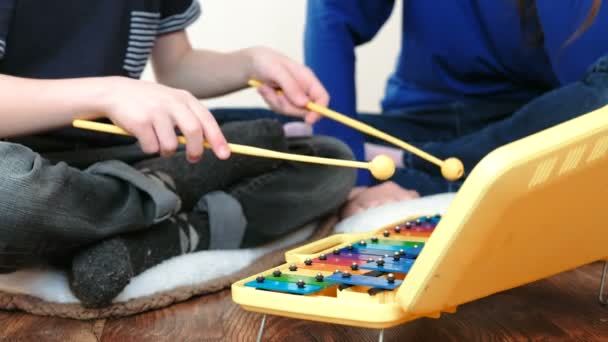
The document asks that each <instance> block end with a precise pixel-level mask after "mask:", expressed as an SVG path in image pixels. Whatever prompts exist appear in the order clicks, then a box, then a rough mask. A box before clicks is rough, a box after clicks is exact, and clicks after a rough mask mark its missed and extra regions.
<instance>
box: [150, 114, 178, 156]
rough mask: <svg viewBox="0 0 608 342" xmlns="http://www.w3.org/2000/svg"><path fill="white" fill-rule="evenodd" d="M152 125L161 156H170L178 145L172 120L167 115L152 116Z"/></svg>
mask: <svg viewBox="0 0 608 342" xmlns="http://www.w3.org/2000/svg"><path fill="white" fill-rule="evenodd" d="M153 126H154V131H155V132H156V136H157V139H158V142H159V149H160V154H161V156H163V157H165V158H167V157H170V156H171V155H173V153H175V151H176V150H177V147H178V146H179V144H178V142H177V136H176V135H175V128H174V127H175V126H174V123H173V121H172V120H171V118H170V117H169V116H167V115H158V116H157V117H155V118H154V122H153Z"/></svg>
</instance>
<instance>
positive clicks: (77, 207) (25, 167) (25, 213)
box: [0, 142, 178, 268]
mask: <svg viewBox="0 0 608 342" xmlns="http://www.w3.org/2000/svg"><path fill="white" fill-rule="evenodd" d="M0 189H1V190H0V218H1V219H0V266H2V267H5V268H21V267H24V266H29V265H31V264H32V263H38V262H41V261H44V260H45V259H46V258H48V257H49V256H54V255H57V254H64V253H69V252H71V251H73V250H74V249H75V248H77V247H79V246H83V245H86V244H89V243H91V242H94V241H98V240H100V239H103V238H105V237H108V236H112V235H115V234H118V233H124V232H129V231H135V230H138V229H141V228H145V227H148V226H150V225H152V224H153V223H155V222H160V221H162V220H164V219H165V218H167V217H168V216H169V215H171V214H172V212H173V211H174V210H175V209H176V206H177V203H178V198H177V196H176V195H175V194H174V193H173V192H171V191H169V190H168V189H166V188H165V187H163V186H162V185H159V184H157V183H156V182H154V181H153V180H151V179H149V178H147V177H145V176H144V175H143V174H142V173H140V172H138V171H137V170H135V169H133V168H132V167H130V166H128V165H126V164H124V163H121V162H118V161H108V162H103V163H97V164H94V165H92V166H91V167H89V168H88V169H86V170H84V171H82V170H79V169H75V168H72V167H70V166H68V165H67V164H66V163H63V162H60V163H56V164H53V163H51V162H49V161H48V160H46V159H44V158H42V157H41V156H40V155H39V154H37V153H35V152H34V151H32V150H30V149H29V148H27V147H25V146H23V145H19V144H14V143H7V142H0Z"/></svg>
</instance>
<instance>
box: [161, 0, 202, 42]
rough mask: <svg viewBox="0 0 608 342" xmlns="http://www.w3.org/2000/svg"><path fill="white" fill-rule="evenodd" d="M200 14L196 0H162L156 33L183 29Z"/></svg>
mask: <svg viewBox="0 0 608 342" xmlns="http://www.w3.org/2000/svg"><path fill="white" fill-rule="evenodd" d="M200 15H201V7H200V4H199V2H198V0H163V2H162V9H161V20H160V24H159V26H158V34H167V33H171V32H176V31H181V30H184V29H185V28H187V27H188V26H190V24H192V23H193V22H195V21H196V20H197V19H198V18H199V17H200Z"/></svg>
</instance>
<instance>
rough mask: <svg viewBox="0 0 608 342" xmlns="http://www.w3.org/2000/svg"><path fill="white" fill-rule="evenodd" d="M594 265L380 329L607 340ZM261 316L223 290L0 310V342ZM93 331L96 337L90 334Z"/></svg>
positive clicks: (284, 321) (276, 329) (195, 335)
mask: <svg viewBox="0 0 608 342" xmlns="http://www.w3.org/2000/svg"><path fill="white" fill-rule="evenodd" d="M601 267H602V264H601V263H595V264H592V265H588V266H584V267H581V268H579V269H577V270H574V271H571V272H567V273H563V274H560V275H558V276H555V277H552V278H549V279H545V280H541V281H539V282H536V283H532V284H529V285H526V286H522V287H519V288H516V289H512V290H509V291H505V292H502V293H499V294H496V295H493V296H490V297H487V298H484V299H481V300H478V301H475V302H473V303H469V304H466V305H463V306H462V307H460V308H459V310H458V312H457V313H456V314H445V315H443V316H442V317H441V318H439V319H430V318H429V319H426V318H425V319H419V320H416V321H413V322H410V323H407V324H403V325H401V326H398V327H394V328H391V329H387V330H386V332H385V341H403V340H407V341H481V340H483V341H486V340H497V341H505V340H508V341H523V340H526V341H529V340H534V341H536V340H546V341H572V340H578V341H608V308H606V307H604V306H601V305H599V304H598V302H597V289H598V286H599V280H600V275H601ZM261 318H262V316H261V315H260V314H257V313H251V312H246V311H244V310H241V309H240V307H238V306H237V305H235V304H234V303H232V301H231V298H230V292H229V291H222V292H219V293H217V294H214V295H210V296H204V297H199V298H195V299H192V300H190V301H188V302H186V303H181V304H177V305H174V306H172V307H169V308H166V309H164V310H157V311H151V312H147V313H143V314H139V315H135V316H132V317H126V318H122V319H111V320H107V321H105V322H104V321H98V322H97V324H95V322H79V321H72V320H64V319H58V318H46V317H35V316H30V315H26V314H22V313H0V326H2V327H3V329H2V330H3V331H2V332H1V333H0V340H11V341H12V340H19V341H23V340H25V341H30V340H38V341H42V340H44V341H85V342H88V341H96V340H97V339H96V335H97V336H99V337H100V340H101V341H129V342H137V341H171V342H174V341H255V338H256V336H257V331H258V327H259V324H260V320H261ZM96 332H97V334H96ZM377 339H378V331H377V330H373V329H363V328H354V327H345V326H338V325H331V324H323V323H315V322H307V321H301V320H295V319H288V318H282V317H276V316H269V317H268V319H267V322H266V330H265V333H264V341H285V340H288V341H289V342H297V341H377Z"/></svg>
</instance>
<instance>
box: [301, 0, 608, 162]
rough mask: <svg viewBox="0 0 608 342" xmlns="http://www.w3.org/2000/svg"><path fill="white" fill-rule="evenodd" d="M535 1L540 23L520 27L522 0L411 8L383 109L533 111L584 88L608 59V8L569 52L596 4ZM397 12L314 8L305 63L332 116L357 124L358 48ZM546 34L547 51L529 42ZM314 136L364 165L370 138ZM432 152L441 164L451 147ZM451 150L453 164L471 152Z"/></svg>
mask: <svg viewBox="0 0 608 342" xmlns="http://www.w3.org/2000/svg"><path fill="white" fill-rule="evenodd" d="M535 2H536V7H537V16H536V17H534V18H531V19H530V20H529V21H528V22H527V24H526V26H525V27H524V28H522V25H521V21H520V16H519V12H518V10H517V6H516V3H515V0H512V1H511V0H437V1H425V0H411V1H407V0H406V1H403V4H404V5H403V8H402V11H403V22H402V36H401V42H400V43H401V51H400V55H399V58H398V60H397V63H396V67H395V70H394V72H393V73H392V75H391V76H390V78H389V80H388V82H387V85H386V92H385V95H384V99H383V100H382V110H383V111H384V112H388V111H399V110H408V109H424V108H425V107H426V108H428V107H430V106H436V105H438V104H439V105H441V104H449V103H455V102H459V103H475V102H476V101H486V102H487V101H498V102H504V101H507V102H509V101H511V102H521V103H526V102H528V101H530V100H532V99H534V98H535V97H538V96H540V95H541V94H543V93H544V92H546V91H548V90H551V89H555V88H558V87H560V86H562V85H565V84H567V83H570V82H573V81H575V80H578V79H580V78H581V76H582V75H583V74H584V72H585V71H586V69H587V68H588V67H589V66H590V65H591V64H592V63H593V62H594V61H595V60H597V59H598V58H600V57H601V56H603V55H606V54H608V5H607V4H606V3H604V4H603V6H602V7H601V10H600V13H599V15H598V16H597V18H596V20H595V23H594V24H593V25H592V26H591V27H590V28H589V29H588V30H587V31H586V32H585V33H584V34H583V35H582V36H580V37H579V38H578V39H576V40H574V41H573V42H572V43H570V44H568V45H565V43H566V42H567V41H568V40H569V38H570V37H571V36H572V35H573V33H574V32H575V31H576V30H577V29H578V28H579V27H580V26H581V25H582V23H583V22H584V21H585V19H586V18H587V15H588V14H589V10H590V8H591V4H592V1H591V0H559V1H556V0H536V1H535ZM394 3H395V1H392V0H348V1H345V0H309V1H308V18H307V23H306V36H305V51H306V54H305V59H306V62H307V64H308V65H309V66H310V67H311V68H312V69H313V71H314V72H315V73H316V74H317V75H318V76H319V78H320V79H321V81H322V82H323V84H324V85H325V86H326V87H327V89H328V91H329V93H330V94H331V103H330V106H331V107H332V108H333V109H335V110H337V111H339V112H342V113H345V114H348V115H350V116H356V112H357V111H356V96H355V79H354V72H355V53H354V49H355V47H357V46H359V45H361V44H364V43H366V42H368V41H370V40H371V39H373V37H374V36H375V35H376V33H377V32H378V31H379V29H380V28H381V27H382V25H383V24H384V23H385V22H386V20H387V19H388V17H389V16H390V14H391V12H392V10H393V7H394ZM538 30H542V32H544V43H543V45H542V46H538V47H534V46H532V45H531V44H530V42H529V38H530V36H531V35H533V34H534V32H538ZM395 43H397V42H395ZM379 62H380V63H388V62H389V61H379ZM369 67H373V65H370V66H369ZM315 131H316V132H317V133H319V134H327V135H332V136H335V137H338V138H339V139H341V140H343V141H345V142H346V143H347V144H348V145H349V146H350V147H351V148H352V149H353V151H354V152H355V155H356V157H357V158H359V159H361V158H363V137H362V136H361V134H359V133H358V132H356V131H354V130H352V129H350V128H347V127H344V126H343V125H341V124H338V123H335V122H333V121H330V120H326V119H324V120H321V121H320V122H319V123H318V124H317V125H316V127H315ZM503 133H506V134H503V135H506V136H507V137H508V135H509V134H508V133H507V132H503ZM480 134H483V133H480ZM467 146H471V144H468V145H467ZM467 146H462V149H468V148H469V147H467ZM433 148H434V149H436V150H437V151H429V152H430V153H434V154H438V155H442V154H443V153H441V152H442V151H441V150H442V149H443V150H445V148H446V146H441V145H435V146H433ZM449 149H450V150H451V151H450V152H451V153H453V154H454V155H455V156H461V155H466V154H467V153H468V152H469V151H465V150H459V146H454V145H450V146H449ZM481 157H483V156H477V157H476V158H479V159H480V158H481ZM477 161H478V160H477Z"/></svg>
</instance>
